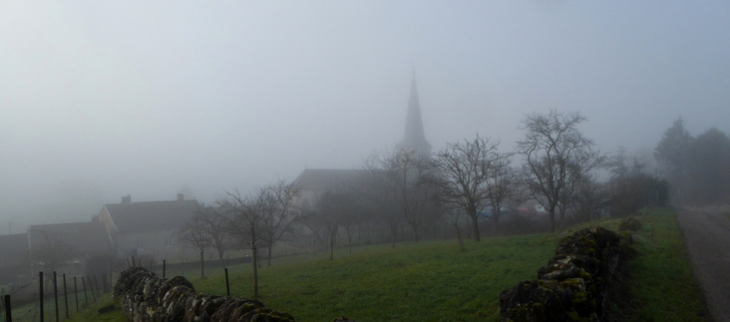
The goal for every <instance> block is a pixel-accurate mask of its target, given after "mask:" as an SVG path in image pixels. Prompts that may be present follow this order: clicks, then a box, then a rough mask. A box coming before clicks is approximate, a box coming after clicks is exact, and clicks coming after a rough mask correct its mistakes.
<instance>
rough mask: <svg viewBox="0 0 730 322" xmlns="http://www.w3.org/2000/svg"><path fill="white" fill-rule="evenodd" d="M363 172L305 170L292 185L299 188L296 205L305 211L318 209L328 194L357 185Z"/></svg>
mask: <svg viewBox="0 0 730 322" xmlns="http://www.w3.org/2000/svg"><path fill="white" fill-rule="evenodd" d="M361 173H362V170H346V169H305V170H304V171H302V173H301V174H300V175H299V176H298V177H297V178H296V179H294V181H293V182H292V184H293V185H294V186H295V187H297V188H299V189H300V190H299V195H298V196H297V197H296V198H297V200H296V201H295V204H296V205H297V206H299V207H301V208H302V209H303V210H310V209H312V208H313V207H316V205H317V202H318V201H319V198H321V197H322V195H324V194H325V193H326V192H335V191H339V190H343V189H346V188H348V187H351V186H353V185H355V184H357V183H358V182H359V180H360V175H361Z"/></svg>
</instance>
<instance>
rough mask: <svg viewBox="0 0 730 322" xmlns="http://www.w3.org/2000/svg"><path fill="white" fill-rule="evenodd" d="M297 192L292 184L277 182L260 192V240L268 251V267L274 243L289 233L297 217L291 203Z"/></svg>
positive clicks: (296, 188)
mask: <svg viewBox="0 0 730 322" xmlns="http://www.w3.org/2000/svg"><path fill="white" fill-rule="evenodd" d="M299 190H300V189H299V188H298V187H295V186H294V185H293V184H291V183H288V182H286V181H284V180H279V181H278V182H277V183H276V184H273V185H270V186H268V187H266V188H264V189H263V191H262V192H261V197H260V202H261V211H262V213H261V215H262V216H263V218H262V219H263V223H262V226H261V228H262V230H261V240H262V241H263V242H264V243H265V245H266V247H267V250H268V256H267V265H268V266H271V252H272V248H273V246H274V243H276V242H277V241H280V240H281V239H282V238H283V237H284V235H285V234H287V233H289V232H290V227H291V224H292V223H293V222H294V220H295V219H296V218H297V216H298V213H299V212H298V210H297V209H295V207H294V204H293V201H294V197H296V196H297V195H298V194H299Z"/></svg>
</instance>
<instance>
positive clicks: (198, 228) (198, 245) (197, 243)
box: [177, 216, 211, 278]
mask: <svg viewBox="0 0 730 322" xmlns="http://www.w3.org/2000/svg"><path fill="white" fill-rule="evenodd" d="M177 238H178V240H180V242H182V243H183V245H185V246H188V247H191V248H195V249H196V250H197V251H198V252H199V253H200V278H205V250H206V249H207V248H209V247H210V246H211V238H210V235H208V233H207V232H206V231H205V227H204V226H203V223H202V222H200V220H199V217H198V216H194V217H193V218H192V219H191V220H190V221H188V222H187V223H185V225H183V227H182V228H180V231H179V232H178V237H177Z"/></svg>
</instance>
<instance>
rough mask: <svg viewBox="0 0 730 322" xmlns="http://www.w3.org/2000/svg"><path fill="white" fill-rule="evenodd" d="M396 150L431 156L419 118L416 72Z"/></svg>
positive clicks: (419, 108)
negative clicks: (402, 130) (408, 150)
mask: <svg viewBox="0 0 730 322" xmlns="http://www.w3.org/2000/svg"><path fill="white" fill-rule="evenodd" d="M396 148H398V149H404V150H407V149H410V150H412V151H413V152H415V154H416V155H417V156H419V157H430V156H431V144H430V143H428V141H426V134H425V133H424V131H423V119H422V118H421V104H420V102H419V100H418V90H417V89H416V72H415V71H414V72H413V78H412V80H411V96H410V97H409V98H408V112H407V114H406V128H405V131H404V132H403V139H402V140H401V141H400V143H398V145H396Z"/></svg>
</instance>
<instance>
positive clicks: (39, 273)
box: [38, 271, 43, 322]
mask: <svg viewBox="0 0 730 322" xmlns="http://www.w3.org/2000/svg"><path fill="white" fill-rule="evenodd" d="M38 277H39V278H40V279H39V283H40V288H41V291H40V292H39V293H38V294H40V296H39V300H40V303H41V307H40V309H41V322H43V272H42V271H41V272H38Z"/></svg>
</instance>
